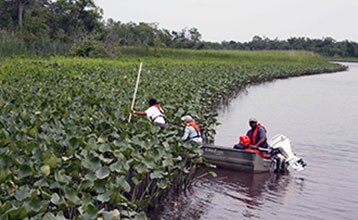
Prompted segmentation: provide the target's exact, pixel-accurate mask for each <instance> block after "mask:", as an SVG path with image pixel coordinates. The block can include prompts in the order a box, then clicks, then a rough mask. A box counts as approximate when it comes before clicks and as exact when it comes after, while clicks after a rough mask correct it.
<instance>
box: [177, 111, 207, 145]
mask: <svg viewBox="0 0 358 220" xmlns="http://www.w3.org/2000/svg"><path fill="white" fill-rule="evenodd" d="M181 120H182V121H183V122H184V125H185V129H184V135H183V137H182V138H181V139H182V140H183V141H190V142H192V143H196V144H201V143H202V142H203V140H202V138H201V134H200V129H199V126H198V125H197V124H196V123H195V121H194V119H193V118H192V117H191V116H190V115H186V116H184V117H182V118H181Z"/></svg>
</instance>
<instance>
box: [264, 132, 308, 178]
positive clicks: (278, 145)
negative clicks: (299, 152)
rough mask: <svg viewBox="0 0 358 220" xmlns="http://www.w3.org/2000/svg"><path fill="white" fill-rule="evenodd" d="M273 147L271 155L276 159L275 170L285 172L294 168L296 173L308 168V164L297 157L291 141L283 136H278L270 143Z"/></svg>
mask: <svg viewBox="0 0 358 220" xmlns="http://www.w3.org/2000/svg"><path fill="white" fill-rule="evenodd" d="M268 144H269V146H270V147H271V154H272V156H273V157H274V158H275V159H276V162H277V164H276V168H275V170H276V171H278V170H283V169H284V168H285V167H286V166H287V168H293V169H294V170H296V171H301V170H303V169H304V167H305V166H306V163H305V162H303V160H302V159H301V158H299V157H296V156H295V155H294V154H293V152H292V149H291V140H290V139H288V138H287V137H285V136H284V135H282V134H277V135H275V136H274V137H273V138H271V139H270V141H269V143H268Z"/></svg>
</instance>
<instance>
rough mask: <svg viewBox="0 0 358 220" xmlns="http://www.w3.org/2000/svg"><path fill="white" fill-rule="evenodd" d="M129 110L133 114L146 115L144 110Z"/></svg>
mask: <svg viewBox="0 0 358 220" xmlns="http://www.w3.org/2000/svg"><path fill="white" fill-rule="evenodd" d="M131 112H132V113H133V114H135V115H147V113H145V112H139V111H134V110H133V109H131Z"/></svg>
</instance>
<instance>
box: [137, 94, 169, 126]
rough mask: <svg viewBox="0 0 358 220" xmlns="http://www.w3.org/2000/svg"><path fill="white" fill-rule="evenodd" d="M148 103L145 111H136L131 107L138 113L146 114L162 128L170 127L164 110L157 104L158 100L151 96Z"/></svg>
mask: <svg viewBox="0 0 358 220" xmlns="http://www.w3.org/2000/svg"><path fill="white" fill-rule="evenodd" d="M148 104H149V108H148V109H147V110H145V111H144V112H140V111H134V109H131V112H132V113H133V114H136V115H146V116H147V117H148V118H149V120H151V121H152V122H153V123H156V124H158V125H159V127H160V128H162V129H166V128H167V127H168V120H167V118H166V117H165V115H164V110H163V109H162V108H161V107H160V106H158V105H157V100H156V99H154V98H151V99H150V100H149V102H148Z"/></svg>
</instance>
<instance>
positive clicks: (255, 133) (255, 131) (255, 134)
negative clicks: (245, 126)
mask: <svg viewBox="0 0 358 220" xmlns="http://www.w3.org/2000/svg"><path fill="white" fill-rule="evenodd" d="M259 127H261V128H263V129H264V131H265V133H267V130H266V128H265V127H264V126H262V125H261V124H258V125H257V126H256V128H255V130H254V135H253V137H252V143H251V144H252V145H254V144H256V136H257V131H258V130H259ZM251 134H252V129H251V130H250V131H249V135H248V136H249V137H250V138H251Z"/></svg>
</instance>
